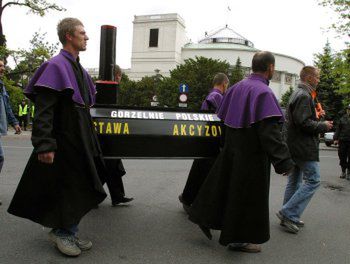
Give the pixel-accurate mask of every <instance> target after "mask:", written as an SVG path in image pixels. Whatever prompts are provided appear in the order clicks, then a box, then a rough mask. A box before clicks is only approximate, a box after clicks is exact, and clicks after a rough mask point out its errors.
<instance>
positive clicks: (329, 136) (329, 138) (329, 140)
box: [324, 132, 334, 147]
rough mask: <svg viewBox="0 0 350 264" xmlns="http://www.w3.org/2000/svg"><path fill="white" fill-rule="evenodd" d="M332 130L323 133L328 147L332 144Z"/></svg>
mask: <svg viewBox="0 0 350 264" xmlns="http://www.w3.org/2000/svg"><path fill="white" fill-rule="evenodd" d="M333 137H334V132H327V133H324V143H325V144H326V146H327V147H330V146H331V145H332V144H334V139H333Z"/></svg>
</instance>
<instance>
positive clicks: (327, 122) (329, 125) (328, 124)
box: [324, 121, 333, 131]
mask: <svg viewBox="0 0 350 264" xmlns="http://www.w3.org/2000/svg"><path fill="white" fill-rule="evenodd" d="M324 123H325V124H326V125H327V131H329V130H331V129H332V128H333V121H325V122H324Z"/></svg>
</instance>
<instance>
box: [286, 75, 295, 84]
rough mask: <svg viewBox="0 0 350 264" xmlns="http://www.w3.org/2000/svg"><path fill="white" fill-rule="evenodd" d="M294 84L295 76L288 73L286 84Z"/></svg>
mask: <svg viewBox="0 0 350 264" xmlns="http://www.w3.org/2000/svg"><path fill="white" fill-rule="evenodd" d="M292 82H293V75H292V74H289V73H286V83H287V84H292Z"/></svg>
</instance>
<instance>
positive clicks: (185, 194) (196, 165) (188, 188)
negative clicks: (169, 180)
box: [182, 159, 215, 205]
mask: <svg viewBox="0 0 350 264" xmlns="http://www.w3.org/2000/svg"><path fill="white" fill-rule="evenodd" d="M214 162H215V159H196V160H194V161H193V163H192V166H191V170H190V173H189V174H188V178H187V181H186V184H185V187H184V190H183V191H182V199H183V201H184V202H185V203H186V204H187V205H191V204H192V203H193V201H194V200H195V198H196V196H197V194H198V192H199V190H200V188H201V186H202V184H203V182H204V181H205V179H206V177H207V175H208V173H209V171H210V169H211V167H212V166H213V164H214Z"/></svg>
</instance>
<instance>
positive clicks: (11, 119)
mask: <svg viewBox="0 0 350 264" xmlns="http://www.w3.org/2000/svg"><path fill="white" fill-rule="evenodd" d="M4 73H5V64H4V61H2V60H0V78H2V76H3V75H4ZM8 124H10V125H12V126H13V127H14V129H15V130H16V134H19V133H21V127H20V126H19V123H18V121H17V119H16V118H15V116H14V114H13V111H12V108H11V105H10V99H9V95H8V94H7V91H6V88H5V86H4V83H3V82H2V80H0V172H1V169H2V165H3V164H4V150H3V149H2V145H1V136H5V135H6V134H7V126H8ZM1 204H2V202H1V200H0V205H1Z"/></svg>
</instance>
